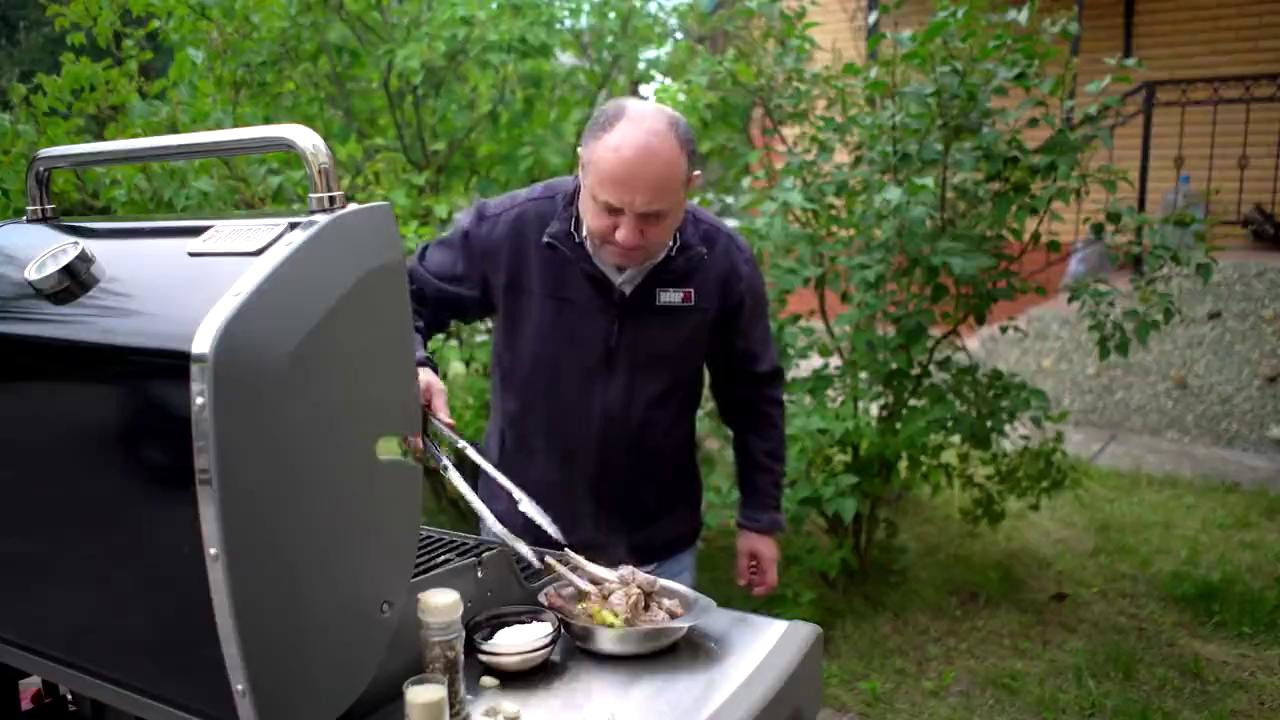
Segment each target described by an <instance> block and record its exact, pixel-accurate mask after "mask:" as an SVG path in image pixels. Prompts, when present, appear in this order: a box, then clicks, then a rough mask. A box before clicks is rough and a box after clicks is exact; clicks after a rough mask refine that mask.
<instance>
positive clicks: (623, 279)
mask: <svg viewBox="0 0 1280 720" xmlns="http://www.w3.org/2000/svg"><path fill="white" fill-rule="evenodd" d="M574 214H575V217H574V223H573V236H574V239H575V240H577V241H578V242H580V243H582V244H583V245H585V246H586V247H587V254H588V255H590V256H591V259H592V260H594V261H595V263H596V267H598V268H600V270H601V272H603V273H604V274H605V277H607V278H609V279H610V280H612V281H613V284H614V286H616V287H617V288H618V289H619V290H621V291H622V292H623V293H625V294H627V295H630V294H631V291H632V290H635V289H636V286H637V285H639V284H640V281H641V280H643V279H644V276H645V275H647V274H649V271H650V270H652V269H653V266H654V265H657V264H658V261H660V260H662V258H663V257H664V256H665V255H667V254H668V253H670V252H672V251H673V250H675V248H676V247H677V246H678V245H679V244H680V232H679V231H676V233H675V234H674V235H672V236H671V240H670V241H669V242H667V247H666V248H665V249H664V250H663V251H662V252H660V253H658V256H657V257H655V258H654V259H652V260H650V261H649V262H647V263H644V264H643V265H637V266H635V267H632V268H620V267H616V266H614V265H610V264H609V263H607V262H605V261H604V260H601V259H600V258H599V257H598V256H596V252H595V248H594V247H592V245H591V241H590V240H588V239H587V228H586V225H585V224H583V225H581V226H580V225H579V224H578V223H579V220H578V218H577V217H576V215H577V212H576V210H575V212H574ZM579 228H581V229H580V230H579Z"/></svg>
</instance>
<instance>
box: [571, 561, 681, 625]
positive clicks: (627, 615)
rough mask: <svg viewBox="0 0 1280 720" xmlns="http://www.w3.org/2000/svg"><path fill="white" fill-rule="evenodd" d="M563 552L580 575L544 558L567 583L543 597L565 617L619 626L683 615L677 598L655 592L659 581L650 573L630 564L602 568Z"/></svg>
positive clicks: (669, 619) (658, 622)
mask: <svg viewBox="0 0 1280 720" xmlns="http://www.w3.org/2000/svg"><path fill="white" fill-rule="evenodd" d="M565 556H566V557H568V558H569V559H570V560H571V561H572V562H573V563H574V564H575V565H576V566H578V568H579V569H580V570H581V572H582V575H581V576H580V575H578V574H577V573H574V572H573V571H571V570H569V569H568V568H567V567H565V566H564V565H562V564H561V563H559V562H557V561H556V560H555V559H554V558H551V557H549V556H548V557H547V558H546V562H547V564H548V565H549V566H550V567H552V568H553V569H554V570H555V571H556V572H558V573H559V574H560V575H561V576H562V577H563V578H565V579H566V580H568V582H569V585H570V587H562V588H560V589H558V590H556V591H553V592H550V593H548V594H547V599H546V604H547V606H548V607H549V608H551V609H552V610H554V611H556V612H558V613H560V614H561V615H564V616H565V617H568V618H573V619H578V620H583V621H586V622H591V623H594V624H597V625H603V626H606V627H613V628H619V627H627V626H631V627H635V626H644V625H661V624H665V623H669V622H671V620H672V619H673V618H678V617H681V616H683V615H684V608H683V607H682V606H681V604H680V601H679V600H677V599H675V598H669V597H658V596H657V595H656V594H655V593H656V592H657V591H658V588H659V581H658V578H657V577H654V576H653V575H650V574H648V573H645V572H642V571H640V570H638V569H636V568H635V567H634V566H631V565H622V566H620V567H618V568H617V569H616V570H614V569H610V568H606V567H604V566H602V565H597V564H595V563H593V562H591V561H589V560H587V559H586V558H584V557H582V556H580V555H578V554H576V553H573V552H569V551H566V553H565ZM583 576H585V577H583Z"/></svg>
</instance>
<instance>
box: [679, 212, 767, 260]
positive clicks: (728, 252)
mask: <svg viewBox="0 0 1280 720" xmlns="http://www.w3.org/2000/svg"><path fill="white" fill-rule="evenodd" d="M687 212H688V213H689V216H690V218H691V219H692V225H693V230H694V232H695V233H696V234H697V240H698V242H699V243H700V244H701V245H702V246H703V247H705V248H706V250H707V254H708V256H709V257H711V258H722V259H724V260H725V261H728V262H730V263H731V264H732V265H734V266H735V267H736V266H738V265H739V264H741V263H743V262H747V263H754V262H755V256H754V254H753V253H752V251H751V246H750V245H748V244H747V241H746V240H745V239H743V237H742V234H741V233H740V232H738V230H737V229H736V227H735V225H736V223H732V222H730V221H727V220H725V219H723V218H721V217H720V216H718V215H716V214H715V213H713V212H711V211H710V210H708V209H706V208H704V207H701V206H699V205H694V204H692V203H690V204H689V206H688V210H687Z"/></svg>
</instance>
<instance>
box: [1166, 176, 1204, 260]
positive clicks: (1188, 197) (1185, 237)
mask: <svg viewBox="0 0 1280 720" xmlns="http://www.w3.org/2000/svg"><path fill="white" fill-rule="evenodd" d="M1178 211H1186V212H1189V213H1191V214H1192V215H1193V216H1194V217H1195V218H1196V219H1197V220H1199V222H1197V223H1195V224H1193V225H1191V226H1190V227H1175V228H1169V231H1170V232H1171V233H1172V237H1171V238H1170V239H1171V240H1172V242H1173V245H1174V246H1175V247H1190V246H1192V245H1194V244H1195V234H1196V232H1198V231H1200V230H1203V229H1204V219H1205V217H1206V216H1207V215H1208V204H1207V203H1206V202H1205V195H1204V193H1203V192H1200V191H1198V190H1194V189H1192V187H1191V175H1190V174H1189V173H1182V174H1180V175H1179V176H1178V184H1177V186H1176V187H1174V189H1172V190H1168V191H1166V192H1165V194H1164V195H1163V196H1162V197H1161V199H1160V216H1161V217H1167V216H1169V215H1172V214H1173V213H1175V212H1178Z"/></svg>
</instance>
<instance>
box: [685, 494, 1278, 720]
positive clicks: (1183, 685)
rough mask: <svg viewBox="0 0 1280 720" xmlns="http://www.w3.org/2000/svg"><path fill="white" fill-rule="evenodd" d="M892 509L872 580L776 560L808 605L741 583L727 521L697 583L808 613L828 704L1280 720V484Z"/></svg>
mask: <svg viewBox="0 0 1280 720" xmlns="http://www.w3.org/2000/svg"><path fill="white" fill-rule="evenodd" d="M901 520H902V533H901V535H900V537H899V538H898V541H897V543H896V544H895V545H894V546H893V547H891V548H888V549H887V550H886V551H885V552H884V553H882V556H881V557H880V564H879V569H878V570H877V571H876V572H875V573H873V574H872V575H871V576H869V577H866V578H861V579H857V580H849V581H846V582H843V583H842V584H841V587H838V588H835V589H832V588H826V587H823V586H822V585H821V583H819V582H816V581H815V580H814V579H812V578H806V577H804V576H803V574H802V573H800V572H799V571H796V570H794V569H793V570H791V572H790V573H789V572H788V568H794V566H795V563H794V562H793V563H790V564H784V569H783V583H784V584H787V585H788V586H789V587H790V588H791V589H792V590H796V589H800V588H810V589H815V591H816V594H817V596H816V599H815V602H814V609H813V610H811V611H809V612H807V613H799V612H797V610H796V608H795V605H794V604H793V603H791V602H789V601H788V598H787V597H785V596H776V597H774V598H770V599H767V600H764V601H759V600H755V599H753V598H750V597H747V596H745V595H744V594H743V593H742V592H741V591H740V590H738V589H737V588H736V587H734V585H733V578H732V562H731V558H732V552H733V539H732V535H731V533H729V532H727V531H714V532H711V533H709V534H708V535H707V537H706V539H705V542H704V548H703V552H702V558H701V563H700V570H699V572H700V585H701V586H702V588H703V589H704V590H705V591H706V592H708V593H709V594H711V595H712V596H714V597H715V598H716V599H717V600H718V601H719V602H721V603H723V604H725V605H728V606H733V607H739V608H743V609H748V610H754V611H761V612H767V613H770V614H774V615H779V616H783V617H794V616H797V615H804V616H806V617H807V618H808V619H812V620H816V621H818V622H819V623H820V624H821V625H822V626H823V629H824V631H825V650H824V655H825V657H824V665H825V695H826V697H825V698H824V699H825V702H826V704H828V705H830V706H832V707H835V708H837V709H844V710H853V711H856V712H857V713H858V717H859V718H923V719H933V718H1086V717H1097V718H1114V719H1117V720H1120V719H1129V718H1133V719H1137V718H1258V719H1262V718H1280V496H1269V495H1265V494H1260V493H1251V492H1245V491H1240V490H1234V489H1230V488H1219V487H1202V486H1191V485H1187V484H1182V483H1178V482H1175V481H1162V480H1159V479H1153V478H1149V477H1143V476H1135V475H1122V474H1112V473H1103V472H1094V473H1092V474H1091V475H1090V477H1089V478H1088V479H1087V480H1086V481H1085V483H1084V484H1083V487H1082V488H1081V490H1080V491H1079V492H1076V493H1073V494H1071V495H1067V496H1061V497H1059V498H1057V499H1055V500H1054V501H1052V502H1051V503H1049V504H1048V505H1047V506H1046V507H1045V508H1044V509H1043V510H1042V511H1041V512H1039V513H1031V512H1026V511H1017V512H1014V513H1012V514H1011V516H1010V519H1009V521H1008V522H1007V523H1006V524H1005V525H1003V526H1002V527H1000V528H999V529H998V530H997V531H995V532H990V531H974V530H970V529H969V528H967V527H966V526H965V525H964V524H963V523H961V522H960V521H959V520H957V519H956V518H955V517H954V515H952V514H950V513H948V512H947V508H946V506H945V504H943V503H938V502H932V501H929V500H926V499H920V498H916V499H911V500H909V501H908V502H907V503H906V504H905V505H904V507H903V508H902V509H901ZM793 560H794V559H793ZM785 562H786V557H785V547H784V563H785ZM1064 595H1065V597H1064Z"/></svg>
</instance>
